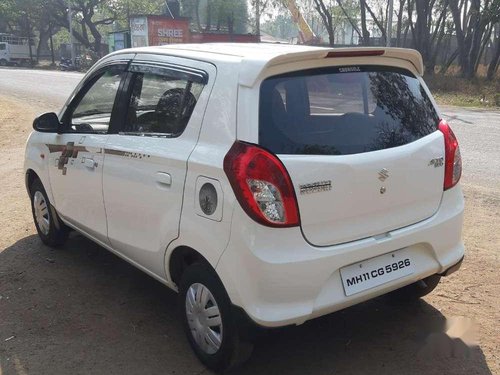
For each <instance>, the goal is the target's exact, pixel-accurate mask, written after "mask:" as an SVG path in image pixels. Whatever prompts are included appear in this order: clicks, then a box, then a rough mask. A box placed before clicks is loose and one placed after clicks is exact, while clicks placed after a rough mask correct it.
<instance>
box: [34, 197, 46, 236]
mask: <svg viewBox="0 0 500 375" xmlns="http://www.w3.org/2000/svg"><path fill="white" fill-rule="evenodd" d="M33 209H34V211H35V220H36V223H37V224H38V227H39V228H40V231H41V232H42V233H43V234H45V235H46V236H47V235H48V234H49V230H50V213H49V207H48V206H47V201H46V200H45V197H44V196H43V194H42V193H41V192H40V191H36V192H35V194H34V196H33Z"/></svg>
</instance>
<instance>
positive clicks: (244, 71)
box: [120, 43, 424, 86]
mask: <svg viewBox="0 0 500 375" xmlns="http://www.w3.org/2000/svg"><path fill="white" fill-rule="evenodd" d="M125 51H126V52H129V53H130V52H133V53H154V54H169V55H176V56H180V57H187V58H194V59H200V60H205V61H209V62H213V63H217V62H221V61H225V60H228V61H229V60H232V61H234V60H235V59H236V60H237V61H238V62H239V63H240V64H241V67H240V79H239V81H240V83H241V84H243V85H245V86H252V85H253V84H254V83H255V80H256V79H257V77H258V75H259V74H260V73H261V72H262V71H263V69H264V68H266V67H269V66H272V65H278V64H283V63H287V62H295V61H302V60H311V59H322V58H325V57H327V55H328V54H329V53H330V52H336V53H344V52H353V51H358V52H359V53H363V52H367V53H369V52H370V51H379V52H382V53H381V55H382V56H383V57H391V58H398V59H402V60H406V61H409V62H410V63H412V64H413V66H415V69H416V70H417V72H418V73H419V74H423V71H424V67H423V63H422V56H421V55H420V53H419V52H418V51H415V50H412V49H406V48H390V47H348V48H328V47H317V46H305V45H294V44H279V43H276V44H273V43H203V44H170V45H164V46H155V47H140V48H133V49H128V50H122V51H120V52H125Z"/></svg>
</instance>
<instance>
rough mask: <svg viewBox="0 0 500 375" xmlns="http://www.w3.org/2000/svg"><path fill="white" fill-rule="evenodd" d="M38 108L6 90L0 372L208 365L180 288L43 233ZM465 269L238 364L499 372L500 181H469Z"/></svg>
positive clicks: (304, 329)
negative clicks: (38, 212)
mask: <svg viewBox="0 0 500 375" xmlns="http://www.w3.org/2000/svg"><path fill="white" fill-rule="evenodd" d="M36 110H37V109H36V108H27V107H26V105H22V104H21V102H19V101H17V100H15V99H12V98H9V99H7V98H6V97H2V96H0V156H1V160H2V162H1V163H0V192H1V194H0V375H5V374H201V373H208V371H207V370H205V369H204V368H203V367H202V366H201V365H200V364H199V363H198V362H197V360H196V358H195V357H194V355H193V354H192V353H191V350H190V348H189V347H188V344H187V342H186V340H185V338H184V335H183V332H182V329H181V326H180V321H179V319H178V318H177V316H176V305H177V304H176V296H175V294H174V293H172V292H170V291H169V290H167V289H166V288H165V287H163V286H162V285H160V284H159V283H157V282H156V281H154V280H152V279H151V278H149V277H148V276H146V275H145V274H143V273H141V272H140V271H138V270H136V269H134V268H133V267H132V266H130V265H128V264H127V263H125V262H124V261H122V260H120V259H118V258H117V257H115V256H114V255H112V254H110V253H108V252H107V251H105V250H104V249H101V248H100V247H98V246H97V245H94V244H93V243H91V242H90V241H88V240H87V239H85V238H83V237H82V236H79V235H76V234H72V236H71V238H70V240H69V241H68V243H67V245H66V246H65V247H64V248H62V249H58V250H52V249H50V248H48V247H46V246H44V245H42V243H41V242H40V241H39V239H38V237H37V236H36V235H35V229H34V226H33V224H32V218H31V214H30V209H29V201H28V197H27V194H26V190H25V187H24V179H23V174H22V162H23V156H24V142H25V140H26V137H27V135H28V133H29V131H30V124H31V121H32V119H33V117H34V115H35V112H36ZM462 185H463V189H464V193H465V196H466V212H465V226H464V241H465V245H466V248H467V253H466V259H465V261H464V264H463V266H462V269H461V270H460V271H459V272H458V273H455V274H453V275H452V276H450V277H448V278H445V279H443V281H442V283H441V284H440V285H439V286H438V288H437V289H436V290H435V291H434V293H432V294H431V295H430V296H428V297H426V298H425V299H423V300H422V301H419V302H415V303H412V304H409V305H403V304H396V303H395V302H392V301H391V300H389V299H388V298H387V297H382V298H378V299H376V300H373V301H370V302H367V303H363V304H360V305H358V306H354V307H352V308H349V309H346V310H344V311H341V312H338V313H335V314H332V315H329V316H326V317H322V318H320V319H316V320H314V321H311V322H307V323H305V324H304V325H302V326H300V327H294V328H286V329H280V330H277V331H273V332H269V333H268V334H266V335H265V336H264V337H263V338H261V339H260V340H259V341H258V342H257V345H256V349H255V351H254V355H253V356H252V358H251V359H250V361H249V362H248V364H246V365H245V366H243V367H242V368H240V369H239V370H238V371H236V373H238V374H276V373H278V372H280V373H283V374H287V375H289V374H365V373H370V374H468V375H469V374H500V313H499V311H500V275H499V266H500V256H499V252H498V250H499V245H500V186H499V187H498V188H497V189H487V188H484V187H480V186H477V185H473V184H471V183H470V182H468V181H463V184H462Z"/></svg>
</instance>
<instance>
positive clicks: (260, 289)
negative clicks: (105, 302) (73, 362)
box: [25, 44, 464, 370]
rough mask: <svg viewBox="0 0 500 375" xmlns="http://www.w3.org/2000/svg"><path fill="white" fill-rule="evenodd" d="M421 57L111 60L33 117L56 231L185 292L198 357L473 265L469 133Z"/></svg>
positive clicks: (35, 173) (227, 362)
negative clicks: (431, 81)
mask: <svg viewBox="0 0 500 375" xmlns="http://www.w3.org/2000/svg"><path fill="white" fill-rule="evenodd" d="M422 74H423V65H422V59H421V56H420V54H419V53H418V52H416V51H413V50H407V49H398V48H355V49H328V48H320V47H305V46H291V45H265V44H204V45H194V44H186V45H171V46H164V47H148V48H139V49H129V50H123V51H119V52H117V53H113V54H111V55H108V56H107V57H105V58H103V59H102V60H101V61H99V62H98V63H97V64H96V65H95V66H94V67H93V68H92V69H91V71H90V72H88V73H87V75H86V76H85V78H84V79H83V80H82V82H81V83H80V84H79V85H78V87H77V88H76V89H75V91H74V93H73V94H72V95H71V97H70V98H69V100H68V101H67V103H66V105H65V106H64V108H63V109H62V111H61V113H60V114H59V115H56V114H54V113H48V114H44V115H41V116H40V117H38V118H37V119H36V120H35V121H34V129H35V131H34V132H33V133H32V134H31V136H30V138H29V140H28V144H27V146H26V161H25V171H26V185H27V188H28V192H29V194H30V197H31V200H32V208H33V217H34V220H35V224H36V228H37V230H38V233H39V235H40V237H41V239H42V241H43V242H44V243H46V244H48V245H52V246H54V245H61V244H62V243H63V242H64V241H65V239H66V238H67V234H68V231H69V229H70V228H71V229H75V230H77V231H78V232H80V233H82V234H84V235H85V236H87V237H89V238H90V239H92V240H93V241H95V242H97V243H98V244H100V245H101V246H103V247H105V248H106V249H108V250H110V251H112V252H113V253H115V254H117V255H119V256H120V257H122V258H124V259H125V260H127V261H128V262H130V263H132V264H133V265H135V266H137V267H138V268H140V269H141V270H143V271H144V272H146V273H148V274H149V275H151V276H152V277H154V278H155V279H157V280H159V281H160V282H162V283H164V284H165V285H167V286H169V287H170V288H172V289H174V290H176V291H178V292H179V296H180V307H181V310H182V322H183V325H184V328H185V330H186V333H187V337H188V339H189V342H190V344H191V346H192V347H193V349H194V351H195V352H196V354H197V356H198V357H199V358H200V360H201V361H202V362H203V363H204V364H205V365H207V366H208V367H210V368H212V369H217V370H222V369H225V368H228V367H230V366H232V365H234V364H235V363H237V362H238V361H241V359H243V358H244V357H245V356H247V355H248V354H249V353H250V349H251V344H249V342H251V338H252V335H251V332H252V330H251V329H249V328H251V327H253V326H259V327H279V326H285V325H296V324H301V323H303V322H305V321H306V320H309V319H312V318H315V317H318V316H321V315H325V314H328V313H331V312H334V311H337V310H340V309H343V308H346V307H348V306H351V305H354V304H357V303H359V302H362V301H366V300H368V299H371V298H374V297H377V296H380V295H382V294H385V293H388V292H393V291H395V293H393V294H397V295H399V296H401V297H421V296H423V295H425V294H427V293H429V292H430V291H431V290H432V289H434V288H435V287H436V285H437V283H438V282H439V279H440V277H441V276H446V275H448V274H450V273H452V272H453V271H455V270H457V269H458V268H459V267H460V264H461V262H462V259H463V256H464V246H463V243H462V241H461V230H462V217H463V208H464V203H463V197H462V192H461V190H460V187H459V186H458V185H457V183H458V181H459V179H460V175H461V158H460V151H459V147H458V142H457V139H456V138H455V136H454V135H453V132H452V131H451V129H450V127H449V126H448V124H447V123H446V122H445V121H444V120H443V119H442V117H441V115H440V114H439V111H438V109H437V108H436V104H435V103H434V100H433V98H432V96H431V94H430V93H429V90H428V89H427V87H426V85H425V83H424V82H423V80H422V78H421V76H422Z"/></svg>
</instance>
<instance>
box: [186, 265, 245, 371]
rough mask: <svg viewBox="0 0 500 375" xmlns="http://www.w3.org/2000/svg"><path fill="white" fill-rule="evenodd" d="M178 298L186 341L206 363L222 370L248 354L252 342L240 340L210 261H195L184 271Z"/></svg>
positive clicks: (228, 303)
mask: <svg viewBox="0 0 500 375" xmlns="http://www.w3.org/2000/svg"><path fill="white" fill-rule="evenodd" d="M179 297H180V298H179V299H180V300H179V302H180V303H179V311H180V313H181V319H182V321H183V326H184V329H185V332H186V335H187V338H188V341H189V344H190V345H191V347H192V348H193V350H194V352H195V354H196V356H197V357H198V358H199V359H200V361H201V362H202V363H203V364H204V365H205V366H207V367H208V368H210V369H212V370H215V371H223V370H227V369H229V368H232V367H235V366H236V365H238V364H239V363H241V362H243V361H244V360H246V359H247V358H248V357H249V356H250V354H251V353H252V348H253V345H252V344H251V343H248V342H246V341H241V340H240V337H239V332H238V327H237V325H236V322H235V319H234V317H233V313H232V307H231V301H230V299H229V296H228V295H227V292H226V290H225V289H224V286H223V285H222V282H221V281H220V279H219V277H218V276H217V274H216V272H215V271H214V269H213V268H212V267H211V266H210V265H209V264H207V263H201V262H200V263H195V264H192V265H190V266H188V267H187V268H186V269H185V270H184V272H183V274H182V276H181V280H180V283H179Z"/></svg>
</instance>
